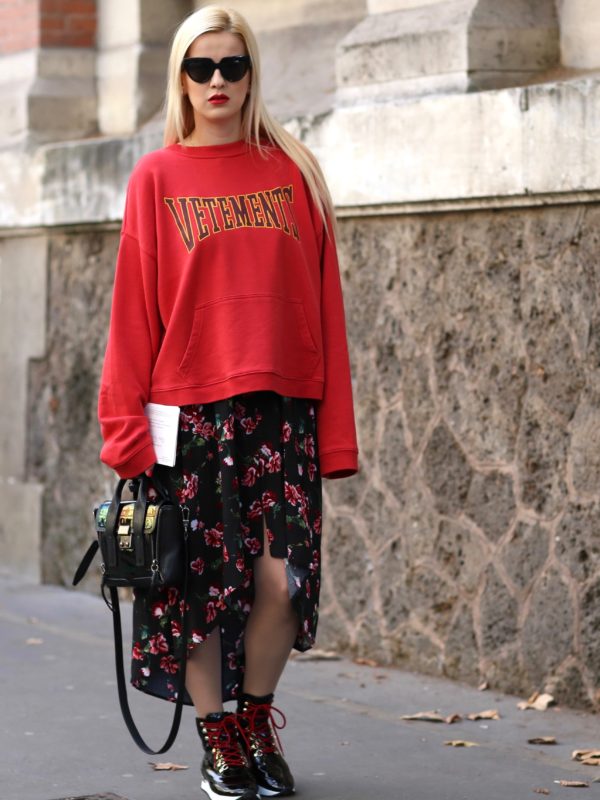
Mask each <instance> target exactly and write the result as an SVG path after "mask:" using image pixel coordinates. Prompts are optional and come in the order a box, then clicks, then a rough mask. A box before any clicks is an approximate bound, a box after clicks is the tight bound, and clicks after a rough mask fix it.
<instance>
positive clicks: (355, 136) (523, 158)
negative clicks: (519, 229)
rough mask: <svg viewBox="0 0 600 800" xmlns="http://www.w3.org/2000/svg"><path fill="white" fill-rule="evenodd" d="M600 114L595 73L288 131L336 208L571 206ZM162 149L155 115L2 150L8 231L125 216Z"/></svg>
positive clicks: (370, 111)
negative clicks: (114, 129) (319, 170)
mask: <svg viewBox="0 0 600 800" xmlns="http://www.w3.org/2000/svg"><path fill="white" fill-rule="evenodd" d="M597 108H600V79H599V78H598V77H586V78H578V79H575V80H571V81H565V82H559V83H548V84H537V85H534V86H529V87H525V88H518V89H503V90H498V91H493V92H480V93H473V94H453V95H441V96H439V95H438V96H435V97H431V96H429V97H423V98H418V99H414V98H413V99H412V100H405V101H404V102H399V101H396V102H394V103H386V104H378V103H373V102H371V103H362V104H360V105H354V106H352V107H346V108H337V109H335V110H334V111H332V112H331V113H328V114H324V115H322V116H320V117H318V118H314V117H299V118H296V119H294V120H291V121H290V122H289V123H288V124H287V127H288V128H289V130H291V131H292V132H294V133H296V134H297V135H299V136H301V138H302V139H303V140H304V141H305V142H306V143H307V144H308V146H309V147H311V148H312V149H313V150H314V152H315V154H316V155H317V156H318V157H319V159H320V160H321V163H322V165H323V168H324V171H325V173H326V175H327V178H328V181H329V184H330V187H331V190H332V194H333V198H334V202H335V203H336V205H337V206H340V207H343V208H344V209H345V210H347V209H353V208H356V209H360V208H362V207H364V206H369V207H370V206H387V205H404V206H407V205H409V204H423V203H448V202H449V203H452V204H453V205H454V206H455V207H456V204H457V203H461V202H468V203H473V202H475V203H479V204H481V203H483V202H485V204H486V206H490V205H491V206H492V207H493V206H494V204H502V203H503V202H504V199H506V201H507V202H511V203H513V202H514V199H515V198H517V203H522V202H524V200H523V199H524V198H530V197H535V196H538V195H541V196H543V198H544V202H548V203H553V202H558V203H562V202H565V198H568V196H569V195H570V194H572V193H580V192H584V193H587V192H594V191H598V190H600V147H599V144H600V113H598V112H597V111H596V109H597ZM161 143H162V131H161V122H160V120H155V121H154V122H152V123H151V124H149V125H148V126H146V127H145V128H144V129H143V130H142V131H141V132H139V133H137V134H136V135H135V136H132V137H124V138H119V139H117V138H110V139H108V138H105V139H100V138H98V139H88V140H82V141H78V142H69V143H67V144H53V145H47V146H45V147H42V148H39V149H38V150H26V149H24V146H23V145H22V146H21V147H20V148H9V149H5V150H4V151H0V193H1V195H2V197H3V202H2V204H0V227H3V228H24V227H35V226H39V225H46V226H47V225H68V224H75V223H92V222H107V221H115V220H118V219H120V217H121V214H122V209H123V201H124V193H125V187H126V184H127V179H128V175H129V172H130V171H131V169H132V168H133V166H134V164H135V162H136V161H137V159H138V158H139V157H140V156H141V155H142V154H143V153H145V152H147V151H149V150H153V149H156V148H158V147H160V146H161ZM366 155H370V157H366ZM350 164H351V165H352V169H349V168H348V166H349V165H350ZM567 202H569V201H568V199H567ZM530 204H531V202H527V205H530ZM345 213H347V211H346V212H345Z"/></svg>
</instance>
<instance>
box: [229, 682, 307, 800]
mask: <svg viewBox="0 0 600 800" xmlns="http://www.w3.org/2000/svg"><path fill="white" fill-rule="evenodd" d="M272 702H273V695H272V694H269V695H266V696H265V697H255V696H253V695H251V694H242V695H241V697H240V698H239V700H238V719H239V723H240V728H241V730H242V732H243V735H242V739H241V741H242V747H244V749H245V751H246V755H247V756H248V761H249V762H250V766H251V768H252V771H253V772H254V776H255V778H256V783H257V784H258V794H259V795H261V796H263V797H284V796H286V795H290V794H294V778H293V777H292V773H291V772H290V768H289V767H288V765H287V763H286V761H285V759H284V757H283V755H282V748H281V742H280V741H279V736H278V735H277V731H278V730H281V729H282V728H284V727H285V716H284V715H283V713H282V712H281V711H280V710H279V709H278V708H275V707H274V706H273V705H272ZM274 714H277V715H278V716H279V720H280V721H279V723H278V722H277V721H276V720H275V717H274Z"/></svg>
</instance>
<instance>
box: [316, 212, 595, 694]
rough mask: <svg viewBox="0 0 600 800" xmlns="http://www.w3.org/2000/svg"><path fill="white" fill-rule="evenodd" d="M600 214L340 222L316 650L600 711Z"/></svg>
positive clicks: (510, 214)
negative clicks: (334, 381)
mask: <svg viewBox="0 0 600 800" xmlns="http://www.w3.org/2000/svg"><path fill="white" fill-rule="evenodd" d="M599 239H600V206H598V205H588V206H578V207H574V206H572V207H558V208H553V209H527V210H514V211H505V212H501V213H499V212H489V211H480V212H470V213H454V214H437V215H435V214H434V215H427V216H425V215H423V216H406V217H401V218H391V217H379V218H370V219H362V220H357V219H354V220H350V219H349V220H346V221H344V222H343V224H342V225H341V241H340V246H341V254H342V263H343V265H344V279H345V286H346V298H347V312H348V325H349V335H350V341H351V351H352V363H353V371H354V376H355V380H356V385H355V389H356V406H357V412H358V425H359V444H360V448H361V459H362V471H361V473H360V475H359V476H357V477H356V478H354V479H350V480H348V481H342V482H339V483H331V482H330V483H328V484H327V486H326V492H327V494H326V500H327V504H326V508H327V511H328V525H327V535H326V537H325V540H324V541H325V548H326V558H325V578H324V598H323V601H324V602H323V612H324V613H323V623H322V628H321V645H323V646H333V647H340V648H342V649H349V650H351V651H352V652H355V653H357V654H359V655H362V656H369V657H372V658H376V659H379V660H381V661H383V662H386V663H394V664H399V665H402V666H405V667H408V668H411V669H416V670H419V671H423V672H427V673H431V674H443V675H448V676H450V677H453V678H460V679H463V680H467V681H469V682H472V683H477V682H478V681H480V680H483V679H487V680H488V681H489V682H490V684H491V685H492V686H494V687H498V688H501V689H503V690H506V691H510V692H518V693H529V692H530V691H532V690H534V689H542V688H548V689H550V690H552V691H553V692H554V693H555V695H556V696H557V697H558V699H559V700H560V702H563V703H568V704H572V705H575V706H587V707H594V708H596V709H598V708H600V657H599V651H598V636H599V634H600V604H599V602H598V600H599V599H600V545H599V544H598V535H597V534H598V527H599V525H600V339H599V332H600V303H599V302H598V296H599V292H598V289H599V283H600V269H599V267H598V260H597V252H598V246H599Z"/></svg>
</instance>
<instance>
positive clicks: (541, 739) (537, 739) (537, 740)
mask: <svg viewBox="0 0 600 800" xmlns="http://www.w3.org/2000/svg"><path fill="white" fill-rule="evenodd" d="M527 744H558V742H557V741H556V736H534V737H533V738H532V739H527Z"/></svg>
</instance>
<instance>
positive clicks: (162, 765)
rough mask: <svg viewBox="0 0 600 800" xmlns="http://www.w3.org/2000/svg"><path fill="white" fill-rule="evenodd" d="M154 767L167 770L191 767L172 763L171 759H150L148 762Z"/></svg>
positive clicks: (172, 770)
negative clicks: (156, 760)
mask: <svg viewBox="0 0 600 800" xmlns="http://www.w3.org/2000/svg"><path fill="white" fill-rule="evenodd" d="M148 763H149V764H150V766H151V767H152V769H155V770H160V771H166V770H170V771H171V772H175V770H178V769H189V767H187V766H186V765H185V764H172V763H171V762H170V761H158V762H155V761H149V762H148Z"/></svg>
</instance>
